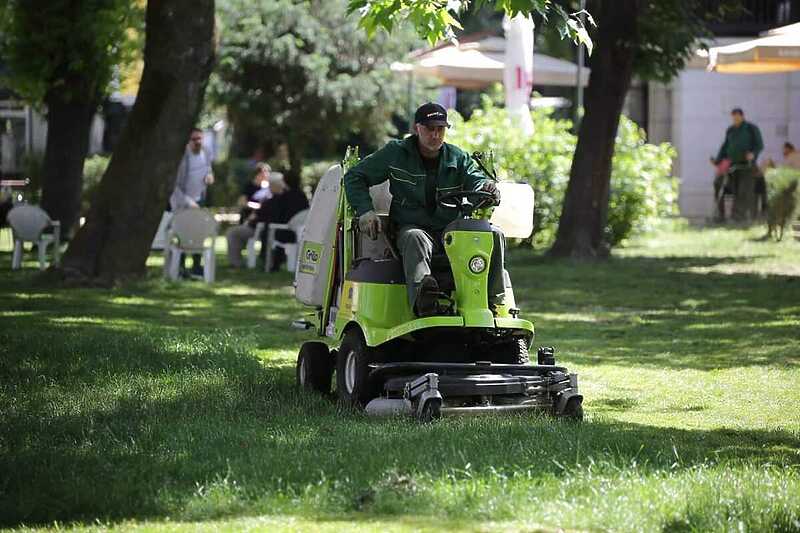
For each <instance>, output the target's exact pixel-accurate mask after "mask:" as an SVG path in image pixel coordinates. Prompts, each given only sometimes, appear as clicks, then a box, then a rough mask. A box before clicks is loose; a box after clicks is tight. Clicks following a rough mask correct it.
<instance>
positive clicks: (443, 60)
mask: <svg viewBox="0 0 800 533" xmlns="http://www.w3.org/2000/svg"><path fill="white" fill-rule="evenodd" d="M505 51H506V41H505V39H503V38H502V37H485V38H483V39H479V40H478V39H474V38H473V40H469V39H468V38H464V39H461V41H460V43H459V44H457V45H455V44H447V45H442V46H437V47H436V48H432V49H429V50H420V51H417V52H414V53H412V54H411V55H410V56H409V58H408V62H407V63H394V64H393V65H392V70H395V71H400V72H409V71H411V72H413V73H414V74H415V75H421V76H431V77H434V78H437V79H438V80H439V81H440V82H441V84H442V85H449V86H452V87H456V88H458V89H482V88H484V87H488V86H489V85H491V84H493V83H502V82H503V71H504V68H505ZM577 70H578V67H577V66H576V65H575V64H574V63H571V62H569V61H564V60H562V59H556V58H554V57H550V56H547V55H543V54H537V53H534V54H533V84H534V85H563V86H568V87H574V86H575V81H576V78H577ZM588 79H589V69H583V76H582V80H581V81H582V84H583V85H586V83H587V81H588Z"/></svg>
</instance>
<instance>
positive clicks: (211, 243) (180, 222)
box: [164, 208, 217, 283]
mask: <svg viewBox="0 0 800 533" xmlns="http://www.w3.org/2000/svg"><path fill="white" fill-rule="evenodd" d="M216 240H217V221H216V220H214V215H212V214H211V212H210V211H208V210H206V209H199V208H194V209H182V210H180V211H178V212H176V213H175V215H174V216H173V217H172V223H171V224H170V227H169V231H168V232H167V242H166V246H165V248H164V275H165V276H166V277H167V278H169V279H172V280H177V279H178V278H179V277H180V268H181V257H182V256H183V254H198V253H200V254H203V280H204V281H205V282H206V283H212V282H213V281H214V276H215V275H216V266H217V263H216V255H215V254H214V247H215V244H216Z"/></svg>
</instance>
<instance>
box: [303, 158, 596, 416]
mask: <svg viewBox="0 0 800 533" xmlns="http://www.w3.org/2000/svg"><path fill="white" fill-rule="evenodd" d="M348 157H349V158H350V159H351V160H352V159H353V157H352V156H348ZM476 160H477V161H478V163H479V164H480V165H481V166H482V168H484V171H486V172H487V173H488V171H487V170H486V166H484V165H483V161H482V159H481V158H480V157H479V156H478V154H476ZM347 161H348V159H346V160H345V164H344V165H347ZM342 177H343V168H342V166H340V165H337V166H334V167H332V168H331V169H329V170H328V172H327V173H326V174H325V175H324V176H323V178H322V180H321V181H320V183H319V185H318V187H317V190H316V192H315V195H314V199H313V201H312V204H311V210H310V212H309V216H308V218H307V219H306V226H305V228H304V231H303V234H302V236H301V238H300V243H299V247H300V248H299V249H300V254H299V257H298V262H297V271H296V278H295V288H296V296H297V298H298V300H300V301H301V302H303V303H304V304H306V305H310V306H313V307H315V309H316V312H315V313H314V315H313V317H314V318H313V320H301V321H297V322H296V326H298V327H304V328H314V329H316V332H317V334H318V335H319V336H321V337H322V336H324V337H329V338H333V339H335V340H337V341H339V347H338V349H329V348H328V346H327V345H326V344H325V343H323V342H321V341H308V342H305V343H304V344H303V346H302V348H301V349H300V354H299V356H298V359H297V382H298V384H299V386H300V387H302V388H304V389H311V390H314V391H317V392H320V393H323V394H329V393H330V392H331V381H332V377H333V375H334V374H335V375H336V392H337V394H338V397H339V400H340V401H341V402H342V403H344V404H346V405H352V406H355V407H358V408H364V409H365V410H366V412H367V413H368V414H372V415H392V414H407V415H411V416H414V417H416V418H418V419H420V420H423V421H427V420H431V419H434V418H438V417H440V416H444V415H451V414H478V413H497V412H519V411H527V410H539V411H544V412H547V413H551V414H553V415H556V416H564V417H569V418H572V419H578V420H580V419H582V417H583V408H582V406H581V404H582V401H583V397H582V396H581V395H580V394H579V392H578V383H577V375H576V374H571V373H569V372H568V371H567V369H566V368H564V367H561V366H557V365H556V364H555V358H554V354H553V349H552V348H539V350H538V353H537V361H536V362H537V364H531V362H530V361H529V355H528V350H529V348H530V346H531V342H532V341H533V338H534V329H533V324H532V323H531V322H529V321H528V320H524V319H522V318H519V313H520V310H519V309H518V308H516V304H515V301H514V293H513V290H512V287H511V283H510V279H509V277H508V275H507V273H506V272H504V273H503V274H504V285H505V300H504V302H503V303H502V304H500V305H496V306H493V307H490V306H489V304H488V291H487V281H488V275H489V269H490V268H491V258H492V247H493V245H494V244H493V236H492V232H491V228H490V220H489V219H488V215H489V214H490V212H492V211H494V212H493V213H492V218H491V221H492V223H496V225H498V226H499V227H501V228H502V229H503V231H504V232H505V234H506V236H507V237H522V238H524V237H527V236H529V235H530V233H531V223H532V219H533V216H532V215H533V191H532V190H531V188H530V186H529V185H527V184H524V185H521V184H514V183H506V182H501V183H499V184H498V185H499V186H500V188H501V192H502V201H501V204H500V206H499V207H497V208H496V209H494V210H492V209H490V208H487V206H488V205H489V204H490V203H491V201H492V200H491V194H489V193H486V192H482V191H458V192H451V193H448V194H446V195H444V196H440V197H439V198H438V201H440V202H444V203H445V204H446V205H447V206H448V207H457V208H458V209H459V211H460V216H459V217H458V218H457V219H456V220H455V221H453V222H452V223H451V224H450V225H448V226H447V227H446V228H445V231H444V233H443V240H444V251H445V254H443V255H441V256H437V255H434V256H433V258H432V264H431V267H432V271H433V275H434V277H436V278H437V281H438V284H439V291H440V292H439V293H438V294H437V298H438V300H439V305H438V312H437V313H436V314H435V315H434V316H428V317H424V318H418V317H416V316H415V315H414V313H413V312H412V309H411V307H410V306H409V303H408V297H407V295H406V283H405V278H404V274H403V265H402V261H401V259H400V258H399V257H398V255H397V252H396V251H395V248H394V246H393V243H392V239H391V237H390V236H389V235H386V234H385V233H383V234H381V236H380V238H379V239H378V240H377V241H375V240H371V239H370V238H369V237H368V236H367V235H365V234H363V233H362V232H360V231H359V228H358V221H357V218H356V216H355V214H354V212H353V211H352V209H351V208H350V206H349V205H348V202H347V198H346V196H345V194H344V190H343V186H342ZM388 190H389V189H388V181H387V182H385V183H384V184H382V185H379V186H376V187H373V188H372V189H371V190H370V194H371V196H372V199H373V205H374V207H375V210H376V212H378V213H388V206H389V201H390V194H389V192H388ZM526 199H527V200H526ZM515 204H516V205H515ZM526 204H527V205H526ZM381 217H382V222H384V224H383V227H384V228H385V227H387V224H386V222H388V215H386V214H383V215H381ZM515 225H516V227H514V226H515ZM520 226H521V228H520Z"/></svg>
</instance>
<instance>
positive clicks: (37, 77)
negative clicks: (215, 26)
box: [0, 0, 144, 104]
mask: <svg viewBox="0 0 800 533" xmlns="http://www.w3.org/2000/svg"><path fill="white" fill-rule="evenodd" d="M140 4H141V3H140V2H132V1H131V0H83V1H81V2H73V1H71V0H5V1H4V2H0V56H2V58H3V63H4V64H5V66H6V67H7V68H8V71H7V72H6V73H5V74H6V75H4V76H3V79H2V82H3V83H4V84H5V85H7V86H8V87H10V88H12V89H14V90H15V91H16V92H17V93H18V94H19V95H20V96H21V97H23V98H25V99H26V100H27V101H29V102H31V103H33V104H40V103H41V102H42V101H43V100H44V99H45V97H46V96H47V93H48V92H50V91H55V92H57V93H59V98H61V99H63V100H67V101H68V100H71V99H73V98H76V99H83V98H86V93H87V92H88V93H92V94H102V93H104V92H106V91H107V90H108V89H109V84H110V83H111V81H112V79H113V78H114V75H115V73H117V72H118V70H117V69H118V68H119V67H120V66H125V65H127V64H129V63H130V62H131V61H133V60H134V59H135V57H136V54H137V52H138V51H139V49H140V48H141V45H142V35H143V33H142V32H141V31H138V30H141V29H142V28H143V24H144V13H143V9H142V5H140ZM76 28H78V29H76ZM76 80H81V82H80V83H76Z"/></svg>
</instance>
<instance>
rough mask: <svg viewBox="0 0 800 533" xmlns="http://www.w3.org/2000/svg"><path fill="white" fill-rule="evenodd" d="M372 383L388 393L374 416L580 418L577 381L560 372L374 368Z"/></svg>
mask: <svg viewBox="0 0 800 533" xmlns="http://www.w3.org/2000/svg"><path fill="white" fill-rule="evenodd" d="M369 380H370V381H371V382H372V383H373V384H374V385H375V386H381V385H382V387H383V389H384V391H383V394H382V395H381V396H380V397H378V398H376V399H373V400H371V401H370V402H369V403H368V404H367V406H366V411H367V413H368V414H371V415H379V416H380V415H387V414H407V415H412V416H415V417H416V418H418V419H420V420H430V419H432V418H437V417H439V416H448V415H473V414H486V413H492V414H494V413H507V412H521V411H531V410H536V411H541V412H546V413H552V414H554V415H557V416H567V417H570V418H581V417H582V416H583V409H582V407H581V402H582V400H583V397H582V396H581V395H580V394H578V379H577V375H575V374H569V373H568V372H567V370H566V369H565V368H563V367H558V366H523V365H502V364H501V365H498V364H492V363H490V362H477V363H473V364H464V363H387V364H380V365H372V366H371V372H370V374H369Z"/></svg>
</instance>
